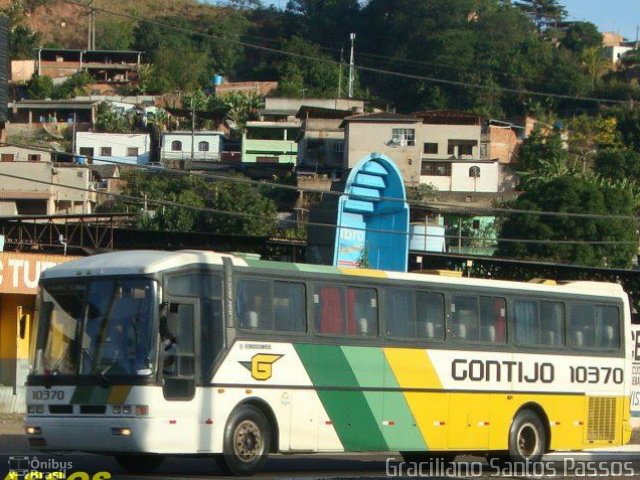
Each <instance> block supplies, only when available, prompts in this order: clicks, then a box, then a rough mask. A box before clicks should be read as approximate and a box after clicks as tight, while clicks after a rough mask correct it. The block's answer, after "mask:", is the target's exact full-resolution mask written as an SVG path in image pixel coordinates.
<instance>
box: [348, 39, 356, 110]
mask: <svg viewBox="0 0 640 480" xmlns="http://www.w3.org/2000/svg"><path fill="white" fill-rule="evenodd" d="M349 38H350V39H351V58H350V59H349V98H353V81H354V80H355V72H354V68H353V67H354V65H353V41H354V40H355V39H356V34H355V33H352V34H350V35H349Z"/></svg>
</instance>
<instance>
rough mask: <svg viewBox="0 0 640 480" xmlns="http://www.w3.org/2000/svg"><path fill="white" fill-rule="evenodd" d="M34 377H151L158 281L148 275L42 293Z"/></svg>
mask: <svg viewBox="0 0 640 480" xmlns="http://www.w3.org/2000/svg"><path fill="white" fill-rule="evenodd" d="M41 298H42V300H41V305H40V309H39V310H40V315H39V317H40V318H39V321H38V336H37V339H36V347H35V350H34V358H33V359H32V366H33V371H32V373H33V374H35V375H83V376H100V377H103V378H108V377H109V376H115V375H117V376H146V375H151V374H153V373H154V371H155V357H156V351H157V341H156V340H155V335H154V331H155V330H154V322H153V319H154V318H155V314H154V312H155V309H154V305H155V304H156V302H154V298H155V285H154V282H153V281H151V280H148V279H131V278H129V279H122V280H114V279H108V280H89V281H70V282H64V283H52V284H48V285H44V286H43V287H42V291H41Z"/></svg>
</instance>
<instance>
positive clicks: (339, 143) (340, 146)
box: [333, 140, 344, 153]
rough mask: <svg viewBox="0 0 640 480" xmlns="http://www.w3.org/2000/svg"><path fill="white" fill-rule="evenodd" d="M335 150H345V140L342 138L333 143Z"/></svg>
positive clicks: (340, 151)
mask: <svg viewBox="0 0 640 480" xmlns="http://www.w3.org/2000/svg"><path fill="white" fill-rule="evenodd" d="M333 151H334V152H336V153H342V152H344V142H343V141H341V140H338V141H337V142H335V143H334V144H333Z"/></svg>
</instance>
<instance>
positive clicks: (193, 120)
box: [191, 96, 196, 162]
mask: <svg viewBox="0 0 640 480" xmlns="http://www.w3.org/2000/svg"><path fill="white" fill-rule="evenodd" d="M195 143H196V102H195V97H194V96H192V97H191V161H192V162H193V159H194V156H195Z"/></svg>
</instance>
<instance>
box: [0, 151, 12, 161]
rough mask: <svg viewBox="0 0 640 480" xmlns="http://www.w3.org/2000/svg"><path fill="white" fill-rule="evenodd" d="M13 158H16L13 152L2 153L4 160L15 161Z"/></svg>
mask: <svg viewBox="0 0 640 480" xmlns="http://www.w3.org/2000/svg"><path fill="white" fill-rule="evenodd" d="M13 160H14V155H13V153H3V154H2V161H3V162H13Z"/></svg>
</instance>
